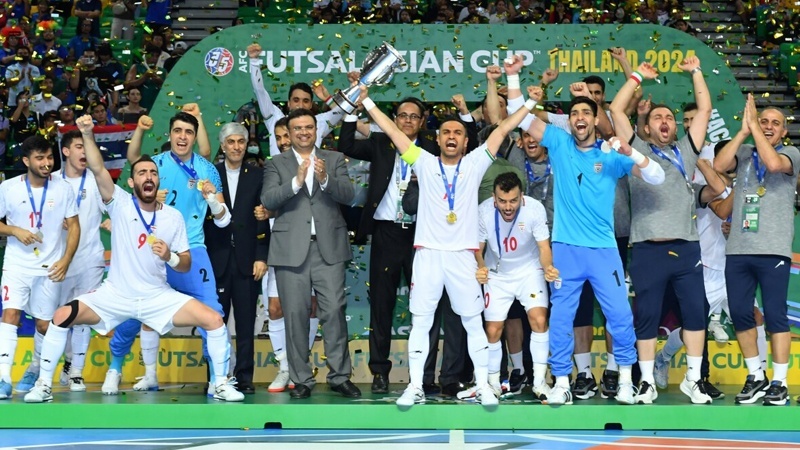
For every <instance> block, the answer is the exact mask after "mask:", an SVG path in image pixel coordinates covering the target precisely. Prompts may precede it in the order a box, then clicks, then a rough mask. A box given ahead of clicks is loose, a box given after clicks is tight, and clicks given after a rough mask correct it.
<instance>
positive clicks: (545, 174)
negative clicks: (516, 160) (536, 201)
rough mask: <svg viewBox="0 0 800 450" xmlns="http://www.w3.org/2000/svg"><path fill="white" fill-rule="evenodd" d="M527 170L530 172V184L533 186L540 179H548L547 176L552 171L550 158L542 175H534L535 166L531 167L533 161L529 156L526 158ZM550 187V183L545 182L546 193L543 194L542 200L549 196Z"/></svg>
mask: <svg viewBox="0 0 800 450" xmlns="http://www.w3.org/2000/svg"><path fill="white" fill-rule="evenodd" d="M525 171H526V172H527V173H528V184H529V185H531V186H532V185H533V183H536V182H538V181H542V180H547V178H548V177H549V176H550V173H551V172H550V171H551V166H550V159H548V160H547V166H546V167H545V169H544V174H543V175H542V176H540V177H537V176H534V175H533V167H531V163H530V161H528V158H525ZM549 188H550V184H549V183H544V193H543V194H542V201H544V200H545V199H546V198H547V191H548V189H549Z"/></svg>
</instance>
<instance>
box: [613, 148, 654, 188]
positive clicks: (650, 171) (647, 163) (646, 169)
mask: <svg viewBox="0 0 800 450" xmlns="http://www.w3.org/2000/svg"><path fill="white" fill-rule="evenodd" d="M608 144H609V145H611V147H612V148H613V149H615V150H616V151H617V153H619V154H620V155H625V156H627V157H628V158H630V159H632V160H633V163H634V166H633V168H632V169H631V173H632V174H633V175H634V176H636V177H639V178H641V179H642V181H644V182H645V183H648V184H652V185H659V184H661V183H663V182H664V177H665V175H664V169H662V168H661V166H659V165H658V164H656V162H655V161H652V160H651V159H650V158H648V157H646V156H644V155H642V154H641V153H639V151H638V150H636V149H635V148H633V147H631V146H630V144H628V141H624V140H622V139H620V138H618V137H616V136H614V137H612V138H611V139H609V140H608Z"/></svg>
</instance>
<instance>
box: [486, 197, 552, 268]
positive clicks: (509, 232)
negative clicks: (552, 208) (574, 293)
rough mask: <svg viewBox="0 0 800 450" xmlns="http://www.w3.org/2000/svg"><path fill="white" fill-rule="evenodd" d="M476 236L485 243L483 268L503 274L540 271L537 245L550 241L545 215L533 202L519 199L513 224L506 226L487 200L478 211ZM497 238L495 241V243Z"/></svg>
mask: <svg viewBox="0 0 800 450" xmlns="http://www.w3.org/2000/svg"><path fill="white" fill-rule="evenodd" d="M479 213H480V220H479V235H478V238H479V239H480V240H481V242H487V243H488V244H489V245H488V251H487V252H486V256H485V260H486V267H488V268H489V269H490V270H493V271H499V272H502V273H504V274H508V273H516V272H526V273H528V274H532V273H534V272H533V271H535V270H537V269H540V268H541V267H542V265H541V262H540V261H539V245H538V244H537V242H539V241H544V240H545V239H549V238H550V231H549V230H548V228H547V212H546V211H545V209H544V206H542V204H541V203H539V202H538V201H536V200H535V199H533V198H531V197H528V196H523V197H522V205H521V206H520V208H519V215H518V216H517V218H516V220H512V221H511V222H506V221H505V220H504V219H503V218H502V217H501V215H500V213H499V212H498V211H497V208H495V206H494V199H493V198H488V199H486V200H484V202H483V203H481V205H480V207H479ZM498 234H499V240H500V242H498Z"/></svg>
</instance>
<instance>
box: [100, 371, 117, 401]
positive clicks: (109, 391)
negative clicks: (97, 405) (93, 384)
mask: <svg viewBox="0 0 800 450" xmlns="http://www.w3.org/2000/svg"><path fill="white" fill-rule="evenodd" d="M120 381H122V374H121V373H119V372H117V371H116V370H114V369H108V372H106V380H105V381H103V387H102V388H100V390H101V391H102V392H103V395H117V394H119V383H120Z"/></svg>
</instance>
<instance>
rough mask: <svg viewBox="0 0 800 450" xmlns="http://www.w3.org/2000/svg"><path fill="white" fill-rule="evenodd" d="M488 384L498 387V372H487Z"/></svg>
mask: <svg viewBox="0 0 800 450" xmlns="http://www.w3.org/2000/svg"><path fill="white" fill-rule="evenodd" d="M489 386H494V387H498V388H499V387H500V372H495V373H490V374H489Z"/></svg>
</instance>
